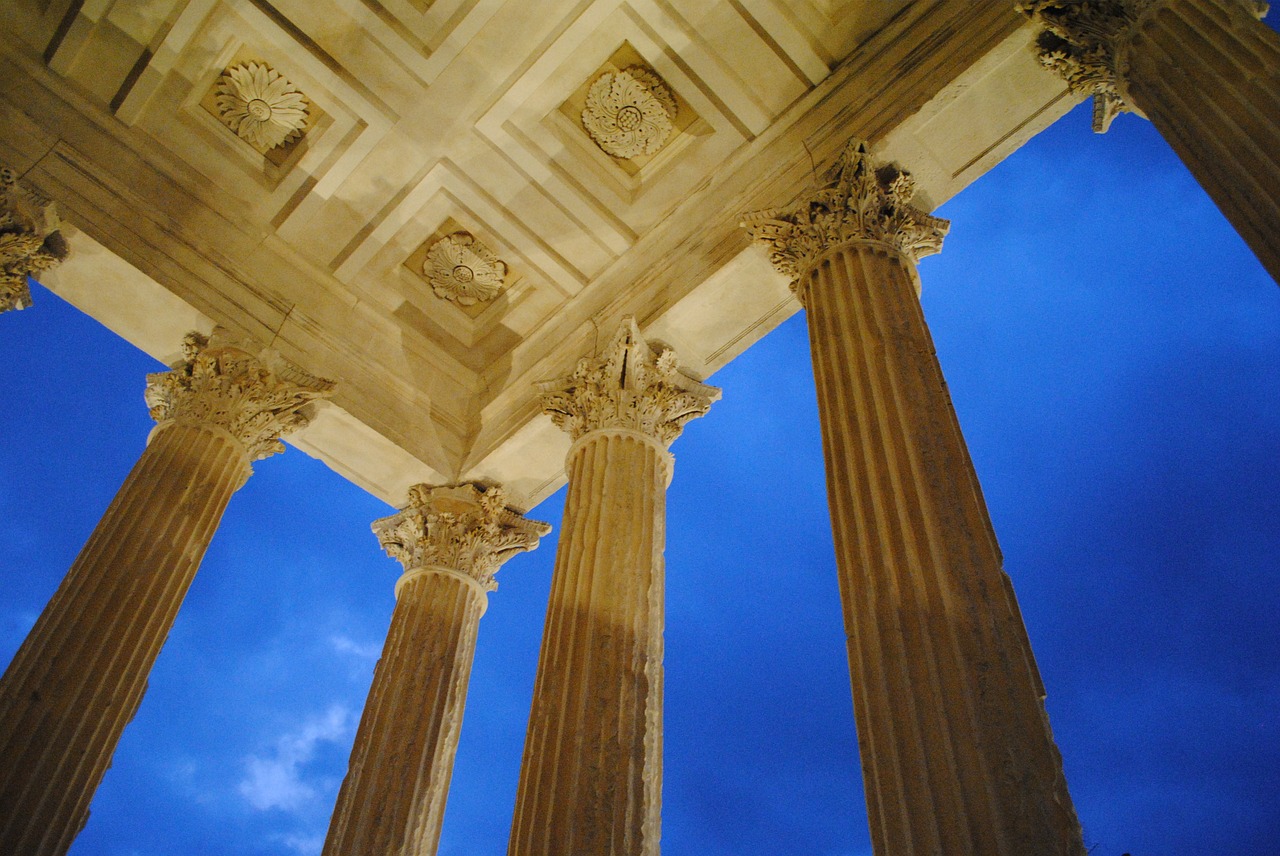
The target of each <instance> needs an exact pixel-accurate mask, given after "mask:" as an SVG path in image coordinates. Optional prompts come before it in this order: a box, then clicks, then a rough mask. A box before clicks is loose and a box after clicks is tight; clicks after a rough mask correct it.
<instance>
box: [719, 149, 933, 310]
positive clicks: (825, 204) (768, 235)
mask: <svg viewBox="0 0 1280 856" xmlns="http://www.w3.org/2000/svg"><path fill="white" fill-rule="evenodd" d="M914 196H915V181H914V180H913V179H912V178H911V175H910V173H908V172H906V171H905V170H903V169H900V168H899V167H897V166H895V165H893V164H879V165H877V164H875V163H874V162H873V161H872V159H871V151H870V149H869V148H868V146H867V144H866V143H865V142H864V141H862V140H851V141H850V142H849V144H848V145H847V146H846V147H845V150H844V152H842V153H841V155H840V157H839V158H838V159H837V160H836V162H835V164H834V165H833V166H832V167H831V168H830V169H829V170H827V172H826V173H825V174H824V175H823V176H822V179H821V186H819V187H818V188H817V189H816V190H814V191H813V192H811V193H809V194H808V195H806V196H803V197H801V198H800V199H799V200H797V201H796V202H794V203H792V204H791V205H789V206H787V207H785V208H773V209H769V210H766V211H756V212H753V213H750V214H744V215H743V223H742V225H743V226H745V227H746V228H747V229H748V230H749V231H750V232H751V237H753V238H754V239H756V240H757V241H760V242H761V243H763V244H764V245H765V246H766V247H767V249H768V251H769V261H771V262H773V266H774V267H775V268H777V269H778V271H779V272H780V273H782V274H784V275H785V276H787V277H789V278H790V279H791V289H792V291H794V292H795V293H796V294H797V296H799V295H800V294H801V290H800V289H799V288H797V285H798V284H799V282H800V280H801V278H802V277H804V275H805V274H807V273H808V272H809V271H810V270H811V269H812V268H813V266H814V265H815V264H816V263H817V261H818V260H819V259H820V258H821V257H822V255H823V254H824V253H826V252H828V251H829V250H833V249H835V248H836V247H839V246H842V245H844V244H848V243H852V242H855V241H870V242H875V243H879V244H885V245H886V246H888V247H889V248H890V249H892V250H894V251H896V252H897V253H898V254H900V255H901V256H902V257H903V258H905V259H907V260H908V261H910V262H912V263H914V262H916V261H919V259H920V258H921V257H922V256H928V255H932V254H933V253H936V252H939V251H940V250H941V249H942V239H943V237H945V236H946V234H947V230H948V229H949V228H950V227H951V224H950V223H948V222H947V221H946V220H942V219H940V218H938V217H934V216H932V215H930V214H926V213H925V212H923V211H921V210H920V209H919V208H916V207H915V206H913V205H911V204H910V202H911V199H912V197H914Z"/></svg>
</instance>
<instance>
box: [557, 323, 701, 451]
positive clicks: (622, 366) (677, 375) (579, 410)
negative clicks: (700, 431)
mask: <svg viewBox="0 0 1280 856" xmlns="http://www.w3.org/2000/svg"><path fill="white" fill-rule="evenodd" d="M538 389H539V391H540V392H541V394H542V411H543V412H544V413H546V414H547V415H549V416H550V417H551V419H552V421H554V422H555V423H556V425H557V426H559V427H560V428H562V429H564V430H565V431H567V432H568V433H569V435H570V436H571V437H573V439H575V440H577V439H578V438H579V437H581V436H583V435H584V434H586V433H588V432H590V431H597V430H600V429H602V428H624V429H627V430H630V431H638V432H640V433H642V434H647V435H648V436H650V437H653V438H654V439H656V440H658V441H660V442H661V443H662V444H663V445H664V446H669V445H670V444H671V442H672V441H673V440H675V439H676V438H677V437H679V436H680V432H681V431H682V430H683V429H684V426H685V423H686V422H688V421H690V420H691V419H696V418H697V417H699V416H702V415H703V414H704V413H706V412H707V411H708V410H710V409H711V404H712V402H714V401H717V400H719V398H720V390H719V389H718V388H716V387H714V386H707V385H706V384H704V383H701V382H699V381H697V380H695V379H694V378H692V377H690V376H689V375H687V374H685V373H684V372H682V371H681V370H680V369H679V367H678V366H677V365H676V355H675V353H674V352H673V351H670V350H662V351H655V350H654V349H652V348H651V347H649V344H648V343H647V342H646V341H645V340H644V337H643V336H641V335H640V328H639V327H637V326H636V322H635V320H634V319H631V318H628V319H626V320H625V321H623V322H622V326H621V327H620V328H619V329H618V332H617V334H616V335H615V336H614V337H613V341H612V342H611V343H610V344H609V346H608V347H607V348H605V350H604V351H603V352H602V353H601V354H599V355H598V356H595V357H584V358H583V359H581V360H579V361H578V365H577V367H576V368H575V369H574V370H573V373H572V374H571V375H569V376H568V377H564V378H560V379H559V380H553V381H546V382H543V383H540V384H538Z"/></svg>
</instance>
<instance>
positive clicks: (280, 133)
mask: <svg viewBox="0 0 1280 856" xmlns="http://www.w3.org/2000/svg"><path fill="white" fill-rule="evenodd" d="M217 93H218V94H217V105H218V117H219V118H220V119H221V120H222V123H223V124H224V125H226V126H227V127H228V128H230V129H231V130H232V131H234V132H235V133H236V135H237V136H239V137H240V138H241V139H243V140H245V141H246V142H248V143H249V144H250V145H252V146H254V147H255V148H257V149H260V150H263V151H265V150H267V149H273V148H275V147H276V146H282V145H284V144H285V143H288V142H292V141H293V140H296V139H297V138H298V137H301V136H302V134H303V133H304V132H305V131H306V129H307V111H308V110H309V108H310V102H308V101H307V97H306V96H305V95H303V94H302V93H301V92H300V91H299V90H298V87H296V86H294V85H293V84H292V83H290V82H289V80H288V79H287V78H285V76H284V75H282V74H281V73H280V72H278V71H276V70H275V69H273V68H272V67H271V66H269V65H267V64H266V63H261V62H240V63H236V64H235V65H232V66H231V67H229V68H228V69H227V70H226V71H224V72H223V73H222V76H221V77H219V78H218V83H217Z"/></svg>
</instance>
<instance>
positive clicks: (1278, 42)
mask: <svg viewBox="0 0 1280 856" xmlns="http://www.w3.org/2000/svg"><path fill="white" fill-rule="evenodd" d="M1019 8H1020V9H1021V10H1022V11H1023V12H1024V13H1025V14H1027V15H1029V16H1031V17H1032V18H1034V19H1035V20H1036V21H1037V22H1039V23H1040V24H1041V25H1042V26H1043V27H1044V30H1043V32H1042V33H1041V34H1040V37H1039V43H1038V44H1039V49H1040V59H1041V62H1042V63H1043V64H1044V65H1045V66H1046V67H1047V68H1050V69H1052V70H1054V71H1056V72H1057V73H1059V74H1060V75H1062V76H1063V78H1064V79H1065V80H1066V81H1067V83H1068V86H1069V87H1070V88H1071V90H1072V91H1073V92H1075V93H1077V94H1081V95H1092V96H1093V97H1094V130H1095V131H1099V132H1101V131H1105V130H1106V129H1107V126H1108V125H1110V123H1111V120H1112V119H1113V118H1114V117H1115V115H1116V114H1117V113H1119V112H1121V111H1123V110H1132V111H1134V112H1138V113H1141V114H1142V115H1143V116H1146V117H1147V118H1148V119H1150V120H1151V123H1152V124H1153V125H1155V126H1156V129H1157V130H1159V131H1160V133H1161V135H1162V136H1163V137H1164V138H1165V139H1166V140H1167V141H1168V142H1169V145H1171V146H1172V147H1173V149H1174V151H1176V152H1177V153H1178V156H1179V157H1180V158H1182V161H1183V163H1185V164H1186V165H1187V168H1188V169H1190V170H1191V173H1192V175H1194V176H1195V177H1196V180H1198V181H1199V182H1200V185H1201V186H1202V187H1203V188H1204V189H1205V192H1207V193H1208V194H1209V196H1210V197H1211V198H1212V199H1213V201H1214V202H1215V203H1216V204H1217V206H1218V207H1219V208H1220V209H1221V210H1222V213H1223V214H1224V215H1226V217H1227V219H1228V220H1230V221H1231V224H1232V225H1233V226H1235V228H1236V230H1237V231H1238V232H1239V233H1240V235H1241V237H1243V238H1244V239H1245V241H1246V242H1247V243H1248V244H1249V246H1250V247H1251V248H1252V249H1253V251H1254V252H1255V253H1256V254H1257V255H1258V259H1259V260H1260V261H1261V262H1262V264H1263V266H1264V267H1265V268H1266V269H1267V271H1268V272H1269V273H1270V274H1271V276H1272V277H1273V278H1274V279H1275V280H1276V282H1277V283H1278V284H1280V230H1278V229H1277V228H1276V223H1277V222H1280V158H1277V157H1276V154H1275V153H1276V152H1277V151H1280V111H1277V109H1276V105H1277V104H1280V33H1277V32H1276V31H1275V30H1273V29H1271V28H1270V27H1268V26H1266V25H1265V24H1263V23H1262V22H1261V21H1259V20H1258V19H1259V18H1260V17H1262V15H1264V14H1266V11H1267V4H1266V3H1260V2H1257V0H1090V2H1087V3H1075V2H1064V0H1033V2H1023V3H1020V4H1019Z"/></svg>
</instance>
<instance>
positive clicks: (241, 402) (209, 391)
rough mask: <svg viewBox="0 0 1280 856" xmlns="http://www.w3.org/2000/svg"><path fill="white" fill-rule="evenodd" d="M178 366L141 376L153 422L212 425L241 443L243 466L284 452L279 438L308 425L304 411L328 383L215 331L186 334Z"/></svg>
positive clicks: (330, 383) (328, 391) (330, 386)
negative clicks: (209, 334) (201, 333)
mask: <svg viewBox="0 0 1280 856" xmlns="http://www.w3.org/2000/svg"><path fill="white" fill-rule="evenodd" d="M182 350H183V360H182V362H180V363H179V364H177V365H176V366H174V367H173V368H172V369H171V370H170V371H167V372H157V373H155V374H150V375H147V391H146V401H147V406H148V407H149V408H150V410H151V418H152V419H155V420H156V421H157V422H161V423H163V422H169V421H172V422H177V423H182V424H191V425H213V426H216V427H219V428H222V429H224V430H226V431H227V432H228V433H230V434H231V435H232V436H233V437H235V438H236V439H237V440H239V441H240V443H241V444H243V446H244V449H245V452H246V454H247V455H248V457H249V460H250V461H257V460H261V459H262V458H266V457H269V456H271V455H274V454H277V453H279V452H283V451H284V444H283V443H281V442H280V438H281V437H282V436H283V435H285V434H288V433H290V432H292V431H297V430H298V429H300V428H303V427H305V426H306V425H307V424H308V423H309V422H310V416H311V414H310V409H309V408H308V405H309V404H310V403H311V402H312V401H315V400H317V399H321V398H325V397H328V396H329V395H330V394H331V393H332V392H333V389H334V383H333V381H330V380H326V379H324V378H319V377H315V376H313V375H311V374H308V373H307V372H305V371H303V370H302V369H300V368H298V367H297V366H294V365H292V364H290V363H288V362H287V361H286V360H284V359H283V358H282V357H280V356H279V355H278V354H276V353H275V352H273V351H262V352H260V353H258V354H255V353H253V350H254V349H253V347H252V346H251V345H248V344H246V343H241V342H238V341H236V340H235V339H234V338H233V337H232V336H230V334H228V333H227V332H226V331H224V330H222V329H221V328H219V329H215V330H214V333H213V336H212V337H205V336H202V335H200V334H199V333H188V334H187V336H186V338H185V339H184V340H183V348H182Z"/></svg>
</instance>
